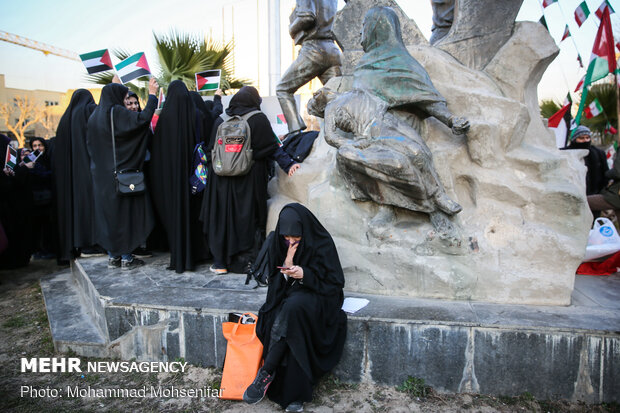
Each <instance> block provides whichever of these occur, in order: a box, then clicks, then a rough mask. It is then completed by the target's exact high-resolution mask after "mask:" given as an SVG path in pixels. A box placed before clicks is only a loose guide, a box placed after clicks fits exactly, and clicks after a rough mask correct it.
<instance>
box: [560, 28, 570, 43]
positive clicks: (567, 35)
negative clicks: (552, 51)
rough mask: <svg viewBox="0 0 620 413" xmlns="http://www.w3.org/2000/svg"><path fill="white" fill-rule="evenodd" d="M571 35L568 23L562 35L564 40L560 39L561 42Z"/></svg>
mask: <svg viewBox="0 0 620 413" xmlns="http://www.w3.org/2000/svg"><path fill="white" fill-rule="evenodd" d="M569 37H570V30H568V24H567V25H566V27H565V28H564V34H563V35H562V40H560V42H563V41H564V40H565V39H567V38H569Z"/></svg>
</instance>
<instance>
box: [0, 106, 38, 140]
mask: <svg viewBox="0 0 620 413" xmlns="http://www.w3.org/2000/svg"><path fill="white" fill-rule="evenodd" d="M43 116H44V111H43V110H42V109H41V108H40V106H39V105H37V104H36V103H35V102H34V101H33V100H32V99H30V98H29V97H28V96H23V97H21V96H18V97H16V98H14V99H13V104H10V103H2V104H0V119H3V120H4V122H5V123H6V126H7V128H8V129H9V131H10V132H11V133H13V135H15V138H16V139H17V141H18V142H19V146H20V147H23V146H24V145H25V144H26V136H25V132H26V130H28V128H30V127H31V126H34V125H35V124H36V123H37V122H39V121H40V120H41V119H42V118H43Z"/></svg>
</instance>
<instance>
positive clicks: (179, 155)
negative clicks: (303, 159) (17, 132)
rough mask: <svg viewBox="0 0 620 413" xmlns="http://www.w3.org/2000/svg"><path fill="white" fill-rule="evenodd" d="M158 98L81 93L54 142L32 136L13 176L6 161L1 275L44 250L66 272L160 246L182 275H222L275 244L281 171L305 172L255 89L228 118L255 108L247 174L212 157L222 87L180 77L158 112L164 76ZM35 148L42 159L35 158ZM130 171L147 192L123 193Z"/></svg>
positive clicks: (153, 86) (126, 262)
mask: <svg viewBox="0 0 620 413" xmlns="http://www.w3.org/2000/svg"><path fill="white" fill-rule="evenodd" d="M148 90H149V97H148V100H147V102H146V105H145V106H144V108H141V106H140V101H139V99H138V96H137V95H136V94H135V93H133V92H130V91H129V90H128V88H127V87H126V86H124V85H122V84H120V83H118V82H113V83H111V84H109V85H106V86H105V87H104V88H103V89H102V92H101V98H100V101H99V103H98V104H96V103H95V101H94V99H93V96H92V94H91V93H90V92H89V91H88V90H85V89H79V90H76V91H75V92H74V94H73V96H72V98H71V101H70V103H69V106H68V108H67V109H66V111H65V113H64V115H63V116H62V118H61V120H60V122H59V125H58V129H57V133H56V136H55V137H54V138H52V139H50V140H49V141H48V140H45V139H41V138H34V139H31V140H30V142H29V147H27V148H21V149H20V150H18V154H19V156H20V158H21V159H20V161H19V163H18V164H17V165H16V166H15V167H14V168H9V167H8V166H5V165H4V162H3V165H2V166H3V173H2V176H1V182H0V185H2V186H1V189H2V193H3V197H2V202H1V204H0V206H1V209H0V213H1V215H0V219H1V221H0V222H1V223H2V235H1V236H2V239H5V240H6V242H4V243H3V244H6V245H5V250H4V251H3V252H0V254H1V255H0V268H15V267H19V266H23V265H27V264H28V262H29V260H30V258H31V256H33V254H34V258H52V257H56V258H57V259H58V261H59V264H62V263H67V262H68V261H69V260H70V259H72V258H74V257H76V256H80V255H82V256H92V255H94V254H98V253H99V254H102V253H103V254H106V253H107V254H108V258H109V259H108V267H109V268H121V269H131V268H134V267H137V266H140V265H144V261H143V260H141V259H140V258H143V257H146V256H149V255H151V252H150V250H157V251H169V252H170V265H169V266H168V269H170V270H174V271H176V272H178V273H182V272H184V271H187V270H194V269H195V268H196V265H197V264H199V263H202V262H206V261H209V260H213V265H212V266H211V268H210V269H211V271H213V272H215V273H218V274H225V273H227V272H228V271H229V270H230V271H234V272H245V271H246V270H247V268H248V266H249V264H250V263H251V261H252V259H253V257H254V256H255V255H256V253H257V252H258V249H260V247H261V245H262V242H263V241H264V239H265V226H266V221H267V198H268V194H267V184H268V180H269V178H270V176H272V174H273V170H272V168H273V166H272V165H273V164H274V163H277V164H278V165H279V166H280V167H281V168H282V169H283V170H284V171H285V172H286V173H287V174H289V176H292V174H293V173H294V172H295V171H296V170H297V169H298V168H299V164H298V163H296V162H295V161H294V160H293V159H292V158H291V157H290V156H289V155H288V154H287V153H286V152H285V151H284V150H283V149H282V147H281V142H280V140H279V139H278V138H277V137H276V135H275V134H274V132H273V130H272V128H271V125H270V123H269V121H268V119H267V117H266V116H265V115H264V114H263V113H262V112H260V104H261V98H260V96H259V94H258V91H257V90H256V89H255V88H253V87H251V86H245V87H243V88H241V89H240V90H239V91H238V92H237V93H236V94H235V95H234V96H233V97H232V99H231V101H230V104H229V107H228V109H227V110H226V114H227V115H228V116H234V115H240V116H242V115H244V114H248V113H249V112H253V113H252V115H251V116H250V117H249V119H247V123H248V125H249V127H250V132H251V137H252V139H251V149H252V153H253V165H252V168H251V170H250V171H249V172H248V173H247V174H245V175H241V176H218V175H216V174H215V173H213V170H212V165H211V149H212V148H213V146H214V139H215V137H216V134H217V128H218V126H219V125H220V124H221V123H222V122H223V121H224V119H223V118H222V117H220V115H221V114H222V113H223V106H222V101H221V96H222V93H221V91H219V90H218V91H217V92H216V94H215V96H214V99H213V100H207V101H205V100H203V98H202V96H200V94H198V93H197V92H190V91H189V90H188V89H187V87H186V86H185V84H184V83H183V82H182V81H173V82H171V83H170V85H169V86H168V90H167V97H166V100H165V104H163V107H162V108H161V109H160V110H158V114H155V112H156V109H157V105H158V100H157V94H158V90H159V85H158V84H157V82H156V81H155V79H151V80H150V82H149V85H148ZM0 145H2V147H0V151H1V152H2V153H3V154H4V153H5V152H6V146H7V145H9V139H8V138H7V137H5V136H2V141H1V142H0ZM198 149H200V152H199V154H200V156H201V157H202V159H201V160H202V165H203V166H204V171H203V177H202V179H203V181H204V186H203V188H201V189H203V190H198V191H197V190H196V188H195V187H192V184H191V183H190V178H191V177H192V176H193V175H194V174H197V171H196V170H195V167H196V159H197V150H198ZM34 151H37V154H39V153H40V154H39V155H38V157H37V158H36V159H35V160H34V161H32V162H28V161H29V158H27V155H28V154H29V153H30V152H34ZM200 156H199V158H200ZM24 157H26V159H25V161H24V160H22V159H23V158H24ZM274 161H275V162H274ZM121 171H142V172H143V174H144V181H145V184H146V190H145V191H144V192H141V193H139V194H136V195H132V196H123V194H119V193H118V191H117V187H116V186H117V184H118V182H117V181H118V179H117V176H119V174H121V173H122V172H121ZM1 245H2V244H0V246H1Z"/></svg>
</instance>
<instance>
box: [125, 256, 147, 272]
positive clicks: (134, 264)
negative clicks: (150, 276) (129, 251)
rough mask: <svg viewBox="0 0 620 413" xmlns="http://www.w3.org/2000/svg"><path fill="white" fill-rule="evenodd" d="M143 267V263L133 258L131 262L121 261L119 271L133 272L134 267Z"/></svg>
mask: <svg viewBox="0 0 620 413" xmlns="http://www.w3.org/2000/svg"><path fill="white" fill-rule="evenodd" d="M143 265H144V261H142V260H141V259H138V258H134V259H133V260H131V261H125V260H122V261H121V270H133V269H134V268H136V267H141V266H143Z"/></svg>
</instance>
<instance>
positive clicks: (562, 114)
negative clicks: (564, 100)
mask: <svg viewBox="0 0 620 413" xmlns="http://www.w3.org/2000/svg"><path fill="white" fill-rule="evenodd" d="M570 107H571V104H570V103H568V104H566V105H564V106H563V107H562V109H560V110H558V111H557V112H556V113H554V114H553V115H551V117H549V119H548V120H547V125H548V127H549V129H551V130H552V131H553V133H554V134H555V144H556V146H557V147H558V148H563V147H564V146H566V138H567V134H568V126H569V125H570V120H568V122H567V121H566V114H568V116H570Z"/></svg>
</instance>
